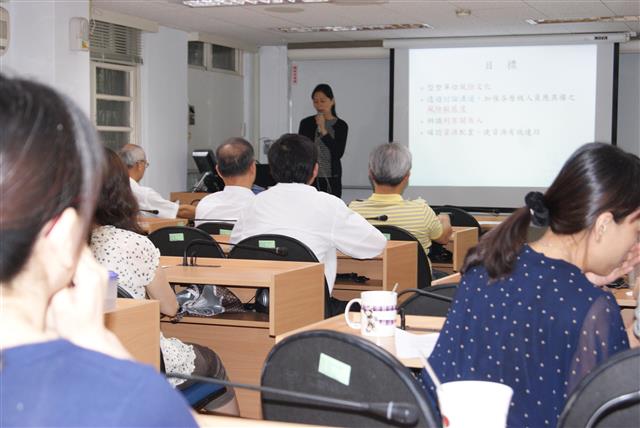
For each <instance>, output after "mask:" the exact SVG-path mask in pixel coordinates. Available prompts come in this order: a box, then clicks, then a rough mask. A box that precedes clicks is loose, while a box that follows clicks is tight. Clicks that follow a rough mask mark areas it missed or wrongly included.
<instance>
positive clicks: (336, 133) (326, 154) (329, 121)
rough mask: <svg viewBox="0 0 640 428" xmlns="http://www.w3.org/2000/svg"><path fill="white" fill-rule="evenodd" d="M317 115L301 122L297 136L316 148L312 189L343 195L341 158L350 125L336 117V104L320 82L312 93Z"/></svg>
mask: <svg viewBox="0 0 640 428" xmlns="http://www.w3.org/2000/svg"><path fill="white" fill-rule="evenodd" d="M311 99H312V100H313V107H314V108H315V109H316V111H317V112H318V113H317V114H316V115H314V116H309V117H306V118H304V119H302V120H301V121H300V127H299V129H298V134H300V135H304V136H305V137H307V138H309V139H310V140H311V141H314V142H315V144H316V146H317V147H318V178H317V179H316V182H315V184H314V185H315V187H317V188H318V189H319V190H322V191H323V192H327V193H331V194H332V195H335V196H337V197H340V196H342V165H341V163H340V158H342V155H343V154H344V149H345V146H346V145H347V134H348V133H349V126H348V125H347V122H345V121H344V120H342V119H340V118H338V117H337V115H336V102H335V100H334V97H333V90H332V89H331V86H329V85H327V84H326V83H321V84H319V85H318V86H316V87H315V89H314V90H313V92H312V93H311Z"/></svg>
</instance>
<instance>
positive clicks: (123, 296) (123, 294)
mask: <svg viewBox="0 0 640 428" xmlns="http://www.w3.org/2000/svg"><path fill="white" fill-rule="evenodd" d="M117 296H118V297H119V298H121V299H133V296H132V295H131V293H129V292H128V291H127V290H125V289H124V288H122V287H121V286H119V285H118V294H117Z"/></svg>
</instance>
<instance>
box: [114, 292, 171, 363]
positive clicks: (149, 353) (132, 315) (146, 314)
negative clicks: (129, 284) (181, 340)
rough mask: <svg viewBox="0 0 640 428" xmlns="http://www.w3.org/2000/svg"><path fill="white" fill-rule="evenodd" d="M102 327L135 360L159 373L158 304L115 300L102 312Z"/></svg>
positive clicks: (145, 301) (153, 301)
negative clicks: (108, 331)
mask: <svg viewBox="0 0 640 428" xmlns="http://www.w3.org/2000/svg"><path fill="white" fill-rule="evenodd" d="M104 324H105V326H106V327H107V328H108V329H109V330H111V331H112V332H113V333H114V334H115V335H116V336H117V337H118V339H120V342H122V344H123V345H124V347H125V348H126V349H127V351H129V353H130V354H131V355H132V356H133V358H134V359H135V360H136V361H139V362H141V363H144V364H150V365H152V366H153V367H155V368H156V370H160V303H159V302H158V301H157V300H135V299H117V301H116V308H115V309H114V310H113V311H109V312H105V314H104Z"/></svg>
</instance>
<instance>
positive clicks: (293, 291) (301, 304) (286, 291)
mask: <svg viewBox="0 0 640 428" xmlns="http://www.w3.org/2000/svg"><path fill="white" fill-rule="evenodd" d="M180 263H182V258H181V257H161V258H160V265H161V266H162V267H163V269H164V272H165V274H166V277H167V280H168V281H169V282H171V283H178V284H181V283H186V284H192V283H194V284H218V285H226V286H230V287H229V289H230V290H232V291H233V292H234V293H236V295H238V297H240V299H241V300H242V301H243V302H246V301H248V300H249V298H250V297H252V296H253V294H254V293H255V289H256V288H257V287H266V288H269V295H270V302H269V312H270V313H269V315H267V314H260V313H253V312H250V313H240V314H221V315H218V316H216V317H213V318H199V317H184V318H183V319H182V320H181V321H180V322H178V323H172V322H170V321H162V322H161V329H162V331H163V333H164V334H165V335H166V336H167V337H177V338H179V339H181V340H183V341H185V342H194V343H198V344H200V345H204V346H207V347H209V348H211V349H213V350H214V351H216V352H217V353H218V355H220V357H221V358H222V361H223V363H224V365H225V368H226V369H227V374H228V375H229V379H231V380H232V381H235V382H244V383H253V384H259V383H260V374H261V371H262V366H263V365H264V360H265V358H266V356H267V354H268V352H269V351H270V350H271V348H272V347H273V344H274V343H275V337H276V336H277V335H279V334H283V333H285V332H287V331H289V330H293V329H296V328H300V327H302V326H305V325H308V324H312V323H314V322H317V321H320V320H322V319H323V317H324V268H323V266H322V264H320V263H301V262H276V261H266V260H234V259H206V258H200V259H198V264H201V265H204V266H178V264H180ZM213 266H219V267H213ZM236 394H237V396H238V403H239V405H240V414H241V415H242V416H243V417H252V418H260V417H261V408H260V396H259V393H257V392H254V391H246V390H240V389H238V390H236Z"/></svg>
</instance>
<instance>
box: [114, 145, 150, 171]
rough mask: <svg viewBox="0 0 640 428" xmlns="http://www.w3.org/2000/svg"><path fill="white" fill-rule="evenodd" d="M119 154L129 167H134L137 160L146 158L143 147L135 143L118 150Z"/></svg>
mask: <svg viewBox="0 0 640 428" xmlns="http://www.w3.org/2000/svg"><path fill="white" fill-rule="evenodd" d="M118 155H119V156H120V159H122V162H124V164H125V165H126V166H127V168H132V167H133V166H134V165H135V164H136V163H137V162H140V161H143V160H146V155H145V154H144V150H142V147H140V146H138V145H135V144H127V145H125V146H124V147H123V148H121V149H120V150H119V151H118Z"/></svg>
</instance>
